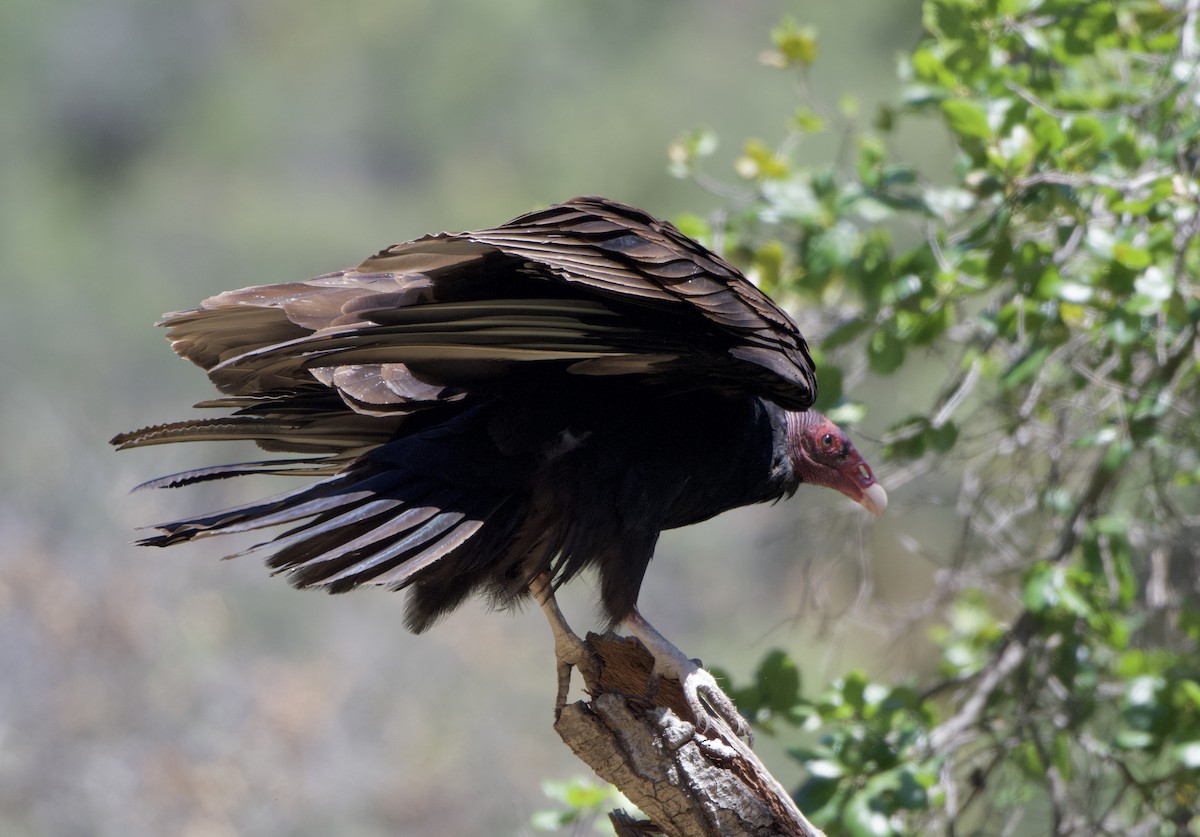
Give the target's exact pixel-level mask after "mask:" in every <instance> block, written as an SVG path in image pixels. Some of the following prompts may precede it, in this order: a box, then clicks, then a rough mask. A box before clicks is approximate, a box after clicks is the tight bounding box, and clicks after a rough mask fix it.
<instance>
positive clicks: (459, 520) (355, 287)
mask: <svg viewBox="0 0 1200 837" xmlns="http://www.w3.org/2000/svg"><path fill="white" fill-rule="evenodd" d="M162 325H165V326H166V328H167V337H168V339H169V340H170V342H171V346H172V348H173V349H174V350H175V351H176V352H177V353H178V354H180V355H182V356H183V357H185V358H187V359H188V360H190V361H192V362H193V363H195V364H197V365H198V366H200V367H202V368H203V369H204V370H206V371H207V373H208V376H209V378H210V379H211V380H212V382H213V384H214V385H216V387H217V389H219V390H220V391H221V393H222V395H221V396H220V397H218V398H215V399H212V400H209V401H204V402H202V403H200V404H199V405H197V406H199V407H206V408H207V407H212V408H222V409H224V410H226V411H231V412H228V414H227V415H223V416H222V417H219V418H196V419H188V420H185V421H178V422H174V423H171V424H161V425H157V426H154V427H148V428H144V429H142V430H136V431H133V432H131V433H123V434H121V435H119V436H117V437H116V438H115V439H113V444H115V445H117V446H118V447H119V448H134V447H143V446H146V445H156V444H163V443H168V442H184V441H198V440H235V439H241V440H245V439H249V440H253V441H255V442H257V443H258V445H259V447H261V448H263V449H264V450H266V451H270V452H272V453H283V454H287V456H284V457H282V458H270V459H265V460H260V461H251V462H241V463H237V464H232V465H221V466H217V467H209V468H199V469H196V470H191V471H186V472H184V473H180V474H175V475H173V476H168V477H162V478H160V479H157V480H153V481H151V482H149V483H146V485H147V486H153V487H173V486H182V485H188V484H192V483H198V482H202V481H206V480H215V479H223V478H226V477H232V476H241V475H244V474H293V475H302V476H308V477H317V478H319V479H317V480H316V481H315V482H310V483H309V484H306V485H305V486H304V487H302V488H297V489H294V490H291V491H288V492H286V493H283V494H279V495H276V496H274V497H270V498H269V499H266V500H262V501H260V502H255V503H250V504H247V505H243V506H238V507H236V508H231V509H226V510H224V511H218V512H215V513H212V514H206V515H201V516H196V517H188V518H185V519H183V520H177V521H174V522H172V523H163V524H159V525H158V526H156V527H155V528H156V529H157V530H158V534H156V535H153V536H152V537H147V538H145V539H143V540H141V541H140V543H142V544H147V545H153V546H169V545H170V544H175V543H179V542H181V541H189V540H192V539H195V538H202V537H207V536H209V535H221V534H228V533H234V532H246V531H248V530H256V529H263V528H267V527H276V526H286V527H288V528H286V530H285V531H283V532H282V533H280V534H278V535H276V536H275V537H274V538H272V539H270V540H267V541H265V542H264V543H260V544H258V545H257V546H255V547H252V549H251V550H248V551H252V550H259V549H261V550H263V551H265V552H268V553H269V557H268V558H267V564H268V565H269V566H270V567H271V568H273V569H274V570H275V571H276V572H277V573H284V574H286V575H287V577H288V578H289V580H290V581H291V582H292V583H293V584H294V585H295V586H297V587H314V586H316V587H324V588H325V589H327V590H329V591H331V592H335V593H336V592H342V591H345V590H350V589H351V588H354V587H358V586H361V585H382V586H385V587H388V588H391V589H393V590H399V589H407V590H408V591H409V592H408V599H407V610H406V623H407V626H408V628H410V629H411V630H413V631H416V632H420V631H423V630H425V629H426V628H428V627H429V626H430V625H432V624H433V623H434V622H435V621H436V620H437V619H438V618H439V617H441V616H443V615H444V614H446V613H448V612H449V611H451V610H453V609H454V608H455V607H457V606H458V605H459V604H460V603H461V602H462V601H463V600H464V599H465V598H467V597H468V596H469V595H470V594H472V593H474V592H482V593H483V594H484V595H486V596H487V597H488V598H490V599H491V601H492V602H493V603H494V604H496V605H498V606H509V605H512V604H514V603H516V602H518V601H521V600H523V599H525V598H526V597H527V596H528V595H529V594H530V593H531V592H532V593H534V594H535V595H536V597H537V598H538V600H539V603H541V604H542V605H543V607H544V608H546V611H547V614H548V615H549V616H550V617H551V626H552V628H554V632H555V640H556V645H557V646H558V648H559V651H560V659H561V658H562V655H563V653H564V651H565V650H569V649H567V648H566V646H568V645H569V641H568V640H567V639H566V638H565V637H567V636H570V637H571V638H572V639H573V635H570V634H569V632H568V631H567V630H566V628H565V622H563V621H562V620H561V614H559V613H558V611H557V607H556V606H555V605H554V603H553V595H552V594H553V591H554V590H555V589H557V587H558V586H559V585H560V584H563V583H565V582H567V581H569V580H570V579H572V578H573V577H575V576H576V575H577V574H578V573H579V572H580V571H581V570H583V569H584V568H586V567H592V568H594V569H595V571H596V573H597V574H598V576H599V587H600V591H599V595H600V602H601V605H602V607H603V612H604V614H605V616H606V617H607V619H608V620H609V622H610V623H611V624H616V623H619V622H624V623H625V624H626V625H627V626H628V627H629V628H630V630H631V631H632V632H633V633H634V634H635V635H637V636H638V637H639V638H640V639H642V641H643V642H644V644H646V645H647V647H648V648H649V649H650V651H651V652H652V653H653V654H654V656H655V659H656V667H655V668H656V672H657V673H658V674H660V675H671V676H676V677H678V678H679V679H680V681H681V683H682V684H683V685H684V690H685V694H686V695H687V697H688V701H689V704H690V705H691V706H692V708H693V710H694V711H695V713H696V718H697V720H698V721H699V722H700V723H701V724H704V723H706V721H705V720H704V718H705V716H704V715H703V714H702V710H701V706H702V704H701V703H700V701H699V698H698V694H703V695H704V696H705V697H706V698H707V699H708V700H709V703H710V705H712V706H713V707H714V708H715V709H716V710H717V711H718V712H719V713H720V714H722V715H724V716H726V717H728V718H729V720H730V721H731V722H733V723H734V724H735V725H736V726H738V727H739V729H744V726H743V725H742V723H741V721H740V718H738V716H737V715H736V711H735V710H733V709H732V706H731V704H729V703H728V701H727V699H725V698H724V695H722V694H721V693H720V690H719V689H718V688H717V686H716V684H715V682H714V681H712V678H711V677H709V676H708V675H707V673H705V672H704V671H703V670H702V669H699V667H698V666H696V665H695V664H694V663H692V662H691V661H689V660H687V658H686V657H684V655H683V654H682V653H681V652H679V651H678V650H677V649H675V648H674V646H672V645H671V644H670V643H669V642H667V641H666V640H665V639H664V638H663V637H661V636H660V635H659V634H658V633H657V632H656V631H655V630H654V629H653V628H652V627H650V625H649V624H648V623H646V621H645V620H644V619H643V618H642V617H641V615H640V614H639V613H638V611H637V607H636V605H637V597H638V590H639V589H640V587H641V585H642V577H643V574H644V573H645V571H646V566H647V564H648V563H649V561H650V558H651V555H652V553H653V551H654V546H655V543H656V541H657V540H658V536H659V533H660V532H662V530H664V529H671V528H675V527H678V526H686V525H688V524H690V523H696V522H698V521H701V520H706V519H708V518H710V517H712V516H714V515H716V514H719V513H720V512H723V511H725V510H727V509H731V508H734V507H737V506H744V505H747V504H750V503H759V502H764V501H768V500H778V499H779V498H781V497H785V496H790V495H791V494H792V493H793V492H795V491H796V489H797V487H798V486H800V484H801V483H812V484H814V485H824V486H828V487H830V488H834V489H837V490H838V491H840V492H842V493H843V494H845V495H847V496H849V497H850V498H851V499H853V500H855V501H856V502H858V503H861V504H862V505H863V506H865V507H866V508H867V509H868V510H870V511H871V512H873V513H875V514H879V513H880V512H882V511H883V509H884V508H885V506H886V504H887V495H886V494H885V493H884V491H883V488H882V487H881V486H880V485H879V484H878V483H877V482H876V480H875V477H874V475H873V474H872V472H871V469H870V467H869V466H868V465H867V464H866V462H864V461H863V458H862V457H861V456H860V455H859V453H858V452H857V451H856V450H855V448H854V446H853V445H852V444H851V443H850V441H849V439H848V438H847V437H846V434H845V433H844V432H842V431H841V430H840V429H839V428H838V427H837V426H836V425H834V424H833V423H832V422H831V421H829V420H828V419H827V418H825V417H824V416H822V415H820V414H819V413H816V412H814V411H812V410H810V409H809V407H810V406H811V405H812V403H813V400H814V397H815V394H816V379H815V375H814V371H813V364H812V359H811V358H810V356H809V353H808V349H807V346H806V344H805V342H804V338H803V337H802V336H801V335H800V332H799V330H798V329H797V327H796V325H795V323H793V322H792V320H791V319H790V318H789V317H788V316H787V315H786V314H785V313H784V312H783V311H781V310H780V309H779V308H778V307H777V306H775V305H774V304H773V303H772V302H771V300H770V299H768V298H767V297H766V296H765V295H764V294H763V293H761V292H760V291H759V290H758V289H757V288H755V287H754V286H753V285H752V284H750V283H749V282H748V281H747V280H746V279H745V278H744V277H743V276H742V275H741V274H740V273H739V272H738V271H737V270H736V269H735V268H733V267H732V266H731V265H729V264H728V263H727V262H725V261H724V260H723V259H721V258H720V257H719V256H717V255H715V254H713V253H711V252H709V251H708V250H706V249H705V248H704V247H702V246H701V245H700V244H698V243H696V242H695V241H693V240H691V239H689V238H687V237H685V236H684V235H683V234H682V233H680V232H679V230H677V229H676V228H675V227H674V226H672V225H671V224H669V223H665V222H663V221H659V220H656V219H655V218H653V217H651V216H649V215H647V214H646V213H644V212H642V211H640V210H637V209H634V208H632V207H629V206H624V205H622V204H619V203H615V202H613V201H610V200H606V199H604V198H598V197H584V198H575V199H573V200H570V201H567V202H565V203H562V204H559V205H557V206H552V207H550V208H548V209H544V210H541V211H538V212H532V213H529V214H527V215H522V216H521V217H519V218H516V219H514V220H512V221H509V222H508V223H507V224H503V225H501V226H499V227H496V228H495V229H488V230H482V231H479V232H465V233H442V234H439V235H429V236H425V237H423V238H419V239H417V240H415V241H410V242H407V243H405V244H398V245H396V246H394V247H389V248H388V249H386V250H383V251H382V252H380V253H378V254H377V255H375V256H372V257H371V258H369V259H367V260H366V261H365V262H363V263H362V264H361V265H359V266H358V267H357V268H354V269H352V270H342V271H338V272H336V273H330V274H327V275H325V276H320V277H317V278H315V279H309V280H307V281H303V282H291V283H285V284H279V285H264V286H260V287H251V288H244V289H242V290H237V291H228V292H226V293H222V294H218V295H217V296H214V297H212V298H211V299H208V300H205V301H204V302H203V303H201V305H200V307H199V308H195V309H192V310H189V311H182V312H179V313H174V314H168V315H166V319H165V320H164V321H163V323H162ZM564 643H565V645H564ZM568 671H569V670H568ZM561 676H562V670H561V669H560V678H561ZM564 688H565V687H564V686H563V685H562V682H561V679H560V689H564Z"/></svg>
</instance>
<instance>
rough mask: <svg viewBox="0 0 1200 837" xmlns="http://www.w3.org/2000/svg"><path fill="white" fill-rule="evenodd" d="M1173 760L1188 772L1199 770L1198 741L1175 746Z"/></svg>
mask: <svg viewBox="0 0 1200 837" xmlns="http://www.w3.org/2000/svg"><path fill="white" fill-rule="evenodd" d="M1173 752H1174V754H1175V759H1176V760H1177V761H1178V762H1179V763H1180V764H1181V765H1182V766H1183V767H1185V768H1187V769H1188V770H1197V769H1200V741H1186V742H1184V743H1183V744H1176V745H1175V749H1174V750H1173Z"/></svg>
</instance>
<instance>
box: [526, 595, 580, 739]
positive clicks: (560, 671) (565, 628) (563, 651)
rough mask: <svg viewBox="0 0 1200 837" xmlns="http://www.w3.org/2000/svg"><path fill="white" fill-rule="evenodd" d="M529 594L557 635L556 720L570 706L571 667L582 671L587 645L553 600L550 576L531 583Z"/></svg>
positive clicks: (555, 636)
mask: <svg viewBox="0 0 1200 837" xmlns="http://www.w3.org/2000/svg"><path fill="white" fill-rule="evenodd" d="M530 592H532V593H533V596H534V598H535V599H536V600H537V602H538V604H539V605H541V608H542V612H543V613H545V614H546V620H547V621H548V622H549V623H550V631H551V633H553V635H554V657H555V659H556V661H557V666H556V669H555V673H556V675H557V677H558V694H557V695H556V696H555V700H554V717H555V719H557V718H558V716H559V715H560V714H561V713H562V708H563V707H564V706H566V704H567V694H568V693H569V692H570V690H571V668H572V667H574V668H579V667H580V666H581V665H583V664H584V663H585V662H586V661H587V658H588V651H587V646H586V645H585V644H584V642H583V640H582V639H580V638H579V637H578V636H577V635H576V634H575V632H574V631H572V630H571V626H570V625H568V624H567V620H566V618H565V617H564V616H563V613H562V611H561V610H560V609H559V607H558V602H557V601H556V600H555V598H554V588H553V586H552V585H551V583H550V578H549V576H547V575H546V574H544V573H543V574H541V575H539V576H537V577H536V578H534V580H533V581H532V582H531V583H530Z"/></svg>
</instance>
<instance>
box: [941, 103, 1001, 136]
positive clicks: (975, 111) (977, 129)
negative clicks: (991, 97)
mask: <svg viewBox="0 0 1200 837" xmlns="http://www.w3.org/2000/svg"><path fill="white" fill-rule="evenodd" d="M942 113H944V114H945V115H946V121H947V123H948V124H949V125H950V130H952V131H953V132H954V133H956V134H958V135H959V136H960V137H964V138H967V139H977V140H985V141H986V140H990V139H991V138H992V129H991V127H990V126H989V125H988V121H987V114H986V113H984V111H983V108H981V107H980V106H979V105H977V104H975V103H974V102H971V101H968V100H966V99H948V100H947V101H945V102H942Z"/></svg>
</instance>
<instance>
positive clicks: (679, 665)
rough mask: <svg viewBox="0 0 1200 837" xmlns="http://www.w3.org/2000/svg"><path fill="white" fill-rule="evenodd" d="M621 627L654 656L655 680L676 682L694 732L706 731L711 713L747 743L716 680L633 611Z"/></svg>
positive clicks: (746, 732) (745, 730)
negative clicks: (690, 711)
mask: <svg viewBox="0 0 1200 837" xmlns="http://www.w3.org/2000/svg"><path fill="white" fill-rule="evenodd" d="M625 625H626V627H628V628H629V632H630V633H631V634H633V635H634V636H635V637H637V638H638V639H639V640H640V641H641V643H642V645H644V646H646V650H647V651H649V652H650V653H651V654H652V655H653V657H654V675H655V676H656V677H658V678H660V679H661V678H664V677H669V678H672V679H675V680H678V681H679V685H680V687H681V688H682V689H683V696H684V699H685V700H686V701H687V704H688V707H689V708H690V709H691V710H692V715H693V717H694V718H695V723H696V727H697V729H699V730H700V731H701V732H703V731H705V730H707V729H708V725H709V720H708V716H709V713H710V712H711V713H712V714H714V715H716V716H717V717H719V718H721V719H722V720H723V721H725V723H727V724H729V726H730V728H732V729H733V731H734V732H735V733H737V735H738V736H739V737H740V738H745V739H746V740H750V739H751V737H752V734H751V732H750V724H749V723H747V721H746V719H745V718H743V717H742V715H741V713H739V712H738V710H737V707H736V706H734V705H733V701H732V700H730V699H729V696H728V695H726V694H725V692H724V691H722V690H721V687H720V686H719V685H717V681H716V678H714V677H713V676H712V675H711V674H709V673H708V672H707V671H705V670H704V669H702V668H700V665H699V663H698V662H697V661H696V660H690V659H688V657H687V656H686V655H685V654H684V653H683V652H682V651H680V650H679V649H678V648H676V647H675V646H674V645H673V644H672V643H671V641H670V640H668V639H667V638H666V637H665V636H663V635H662V634H660V633H659V632H658V630H657V629H656V628H655V627H654V626H653V625H651V624H650V623H649V622H647V621H646V617H644V616H642V614H641V613H639V612H638V611H637V609H634V610H632V611H630V613H629V615H628V616H627V617H625ZM702 698H703V699H702Z"/></svg>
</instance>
